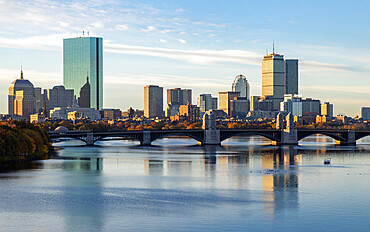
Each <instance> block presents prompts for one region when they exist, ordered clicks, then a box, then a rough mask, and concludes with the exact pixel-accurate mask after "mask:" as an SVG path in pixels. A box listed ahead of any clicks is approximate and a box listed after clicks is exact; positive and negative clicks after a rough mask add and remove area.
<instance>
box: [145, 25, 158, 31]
mask: <svg viewBox="0 0 370 232" xmlns="http://www.w3.org/2000/svg"><path fill="white" fill-rule="evenodd" d="M156 29H157V28H155V27H154V26H148V27H147V28H146V29H141V31H143V32H149V31H155V30H156Z"/></svg>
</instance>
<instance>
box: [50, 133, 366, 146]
mask: <svg viewBox="0 0 370 232" xmlns="http://www.w3.org/2000/svg"><path fill="white" fill-rule="evenodd" d="M48 134H49V136H50V138H51V139H57V138H74V139H78V140H81V141H84V142H85V143H86V144H87V145H94V143H95V142H97V141H99V140H102V139H104V138H108V137H109V138H128V139H133V140H137V141H139V142H140V144H141V145H145V146H150V145H151V143H152V142H153V141H155V140H157V139H160V138H164V137H169V136H188V137H190V138H193V139H195V140H197V141H198V142H199V143H200V144H202V145H210V144H212V145H220V144H221V142H222V141H224V140H226V139H228V138H231V137H233V136H240V135H241V136H255V135H259V136H263V137H265V138H268V139H270V140H272V141H273V142H274V144H278V145H297V144H298V141H300V140H302V139H304V138H306V137H308V136H311V135H315V134H322V135H326V136H329V137H331V138H333V139H335V140H336V141H337V143H338V144H341V145H356V140H358V139H361V138H363V137H365V136H369V135H370V131H354V130H318V129H312V130H311V129H292V130H286V129H281V130H279V129H208V130H207V129H204V130H203V129H199V130H156V131H154V130H153V131H150V130H142V131H118V132H92V131H69V132H56V131H49V132H48Z"/></svg>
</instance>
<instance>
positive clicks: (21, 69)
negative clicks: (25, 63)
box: [21, 61, 23, 80]
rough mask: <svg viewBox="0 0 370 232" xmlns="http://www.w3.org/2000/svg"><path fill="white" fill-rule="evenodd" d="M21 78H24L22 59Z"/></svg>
mask: <svg viewBox="0 0 370 232" xmlns="http://www.w3.org/2000/svg"><path fill="white" fill-rule="evenodd" d="M21 80H23V68H22V61H21Z"/></svg>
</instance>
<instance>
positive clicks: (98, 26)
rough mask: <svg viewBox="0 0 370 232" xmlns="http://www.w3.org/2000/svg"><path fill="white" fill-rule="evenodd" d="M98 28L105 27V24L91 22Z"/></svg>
mask: <svg viewBox="0 0 370 232" xmlns="http://www.w3.org/2000/svg"><path fill="white" fill-rule="evenodd" d="M91 25H92V26H93V27H94V28H96V29H101V28H103V27H104V24H103V23H102V22H94V23H92V24H91Z"/></svg>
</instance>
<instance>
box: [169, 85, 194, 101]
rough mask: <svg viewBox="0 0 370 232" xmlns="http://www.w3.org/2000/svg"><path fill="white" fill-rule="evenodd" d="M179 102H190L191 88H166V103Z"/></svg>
mask: <svg viewBox="0 0 370 232" xmlns="http://www.w3.org/2000/svg"><path fill="white" fill-rule="evenodd" d="M171 102H172V103H175V102H177V103H179V104H180V105H187V104H192V90H191V89H181V88H174V89H167V104H169V103H171Z"/></svg>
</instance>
